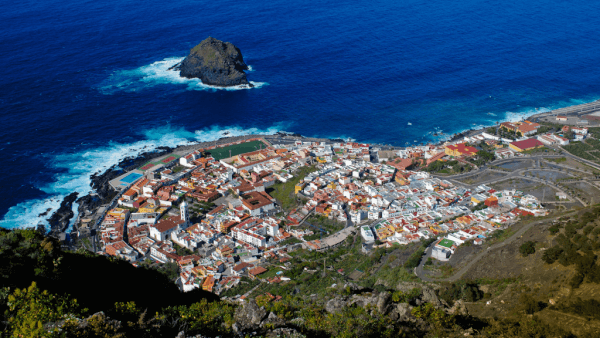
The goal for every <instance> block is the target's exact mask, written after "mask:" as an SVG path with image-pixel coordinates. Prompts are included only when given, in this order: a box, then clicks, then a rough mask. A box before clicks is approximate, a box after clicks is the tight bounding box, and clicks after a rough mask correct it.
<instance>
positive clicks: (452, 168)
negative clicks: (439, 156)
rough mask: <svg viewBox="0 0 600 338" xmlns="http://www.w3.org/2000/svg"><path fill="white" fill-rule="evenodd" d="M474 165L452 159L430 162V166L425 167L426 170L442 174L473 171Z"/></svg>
mask: <svg viewBox="0 0 600 338" xmlns="http://www.w3.org/2000/svg"><path fill="white" fill-rule="evenodd" d="M471 169H472V167H471V166H470V165H468V164H464V163H461V162H458V161H457V160H450V161H446V162H444V161H435V162H432V163H431V164H429V166H427V167H425V168H423V170H424V171H427V172H429V173H441V174H460V173H463V172H469V171H471Z"/></svg>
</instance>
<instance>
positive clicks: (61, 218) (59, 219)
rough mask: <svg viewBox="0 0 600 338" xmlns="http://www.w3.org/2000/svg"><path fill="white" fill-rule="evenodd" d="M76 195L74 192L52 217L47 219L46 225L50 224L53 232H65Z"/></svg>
mask: <svg viewBox="0 0 600 338" xmlns="http://www.w3.org/2000/svg"><path fill="white" fill-rule="evenodd" d="M77 195H79V194H78V193H76V192H74V193H71V194H69V195H67V197H65V199H64V200H63V201H62V202H61V203H60V208H58V210H56V211H55V212H54V213H53V214H52V216H50V218H49V219H48V223H50V227H51V228H52V230H53V231H58V232H60V231H65V229H66V228H67V226H69V221H70V220H71V218H72V217H73V215H74V214H73V209H72V207H73V202H75V200H76V199H77Z"/></svg>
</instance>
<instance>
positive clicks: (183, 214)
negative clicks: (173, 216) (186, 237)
mask: <svg viewBox="0 0 600 338" xmlns="http://www.w3.org/2000/svg"><path fill="white" fill-rule="evenodd" d="M179 212H180V213H181V215H180V216H181V220H182V221H184V222H185V223H184V226H185V227H187V226H188V223H189V221H190V216H189V213H188V205H187V202H185V201H183V202H181V205H179Z"/></svg>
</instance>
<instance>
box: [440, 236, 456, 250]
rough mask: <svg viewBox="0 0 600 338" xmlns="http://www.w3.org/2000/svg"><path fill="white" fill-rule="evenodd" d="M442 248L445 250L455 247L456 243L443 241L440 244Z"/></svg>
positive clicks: (447, 240)
mask: <svg viewBox="0 0 600 338" xmlns="http://www.w3.org/2000/svg"><path fill="white" fill-rule="evenodd" d="M439 245H440V246H443V247H444V248H451V247H452V246H453V245H454V242H452V241H451V240H449V239H446V238H444V239H442V240H441V241H440V243H439Z"/></svg>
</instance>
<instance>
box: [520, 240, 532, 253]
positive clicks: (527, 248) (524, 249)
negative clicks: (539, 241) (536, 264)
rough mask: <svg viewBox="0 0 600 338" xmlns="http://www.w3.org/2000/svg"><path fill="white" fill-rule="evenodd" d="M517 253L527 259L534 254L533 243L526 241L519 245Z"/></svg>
mask: <svg viewBox="0 0 600 338" xmlns="http://www.w3.org/2000/svg"><path fill="white" fill-rule="evenodd" d="M519 252H520V253H521V255H522V256H523V257H527V256H529V255H531V254H534V253H535V242H532V241H527V242H525V243H523V244H522V245H521V247H520V248H519Z"/></svg>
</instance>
